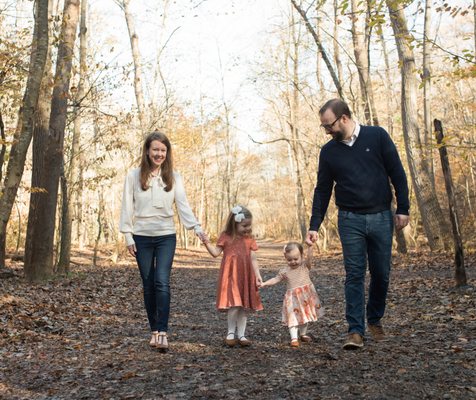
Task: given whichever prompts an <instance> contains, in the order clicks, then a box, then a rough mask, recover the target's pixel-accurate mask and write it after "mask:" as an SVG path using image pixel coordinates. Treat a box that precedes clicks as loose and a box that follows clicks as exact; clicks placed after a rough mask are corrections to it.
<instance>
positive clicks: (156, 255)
mask: <svg viewBox="0 0 476 400" xmlns="http://www.w3.org/2000/svg"><path fill="white" fill-rule="evenodd" d="M134 242H135V244H136V249H137V253H136V260H137V265H138V266H139V271H140V276H141V278H142V285H143V287H144V303H145V309H146V311H147V318H148V320H149V325H150V329H151V331H159V332H167V329H168V322H169V313H170V271H171V269H172V263H173V260H174V255H175V246H176V243H177V237H176V235H175V234H172V235H164V236H140V235H134Z"/></svg>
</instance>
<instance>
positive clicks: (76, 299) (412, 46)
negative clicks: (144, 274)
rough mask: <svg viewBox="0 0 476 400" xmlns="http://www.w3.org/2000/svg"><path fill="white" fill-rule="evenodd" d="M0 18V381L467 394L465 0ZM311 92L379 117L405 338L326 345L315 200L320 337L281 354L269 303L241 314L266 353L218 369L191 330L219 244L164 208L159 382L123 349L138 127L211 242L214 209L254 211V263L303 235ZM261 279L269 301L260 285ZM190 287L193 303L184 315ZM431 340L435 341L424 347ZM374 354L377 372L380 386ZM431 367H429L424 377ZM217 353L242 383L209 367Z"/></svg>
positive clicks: (270, 394)
mask: <svg viewBox="0 0 476 400" xmlns="http://www.w3.org/2000/svg"><path fill="white" fill-rule="evenodd" d="M0 28H1V29H0V134H1V138H0V144H1V148H0V183H1V184H0V311H1V315H0V318H1V320H2V325H3V326H2V327H0V343H2V350H0V356H1V358H2V362H1V363H0V378H1V380H0V397H2V396H3V397H2V398H12V399H13V398H38V399H57V398H111V399H112V398H170V399H172V398H245V397H246V398H254V397H260V398H264V399H266V398H326V399H327V398H336V399H340V398H365V399H377V398H379V399H396V398H405V399H412V398H415V399H417V398H418V399H421V398H428V399H432V398H449V399H461V398H471V397H472V396H474V395H475V393H476V385H475V384H474V379H476V376H475V373H474V365H475V364H474V362H475V355H474V354H475V353H476V352H474V350H475V343H474V337H475V336H476V335H475V334H476V314H475V311H474V310H475V292H474V265H475V248H476V239H475V237H474V236H473V235H472V234H473V233H474V232H475V230H476V1H475V0H455V1H451V2H450V1H444V0H366V1H359V0H259V1H258V0H256V1H254V0H226V1H224V0H221V1H220V0H180V1H171V0H34V1H31V0H0ZM332 98H341V99H343V100H345V101H346V102H347V103H348V104H349V106H350V108H351V110H352V112H353V116H354V118H355V119H356V120H357V121H358V122H359V123H360V124H362V125H379V126H381V127H383V128H384V129H385V130H386V131H387V132H388V133H389V135H390V137H391V138H392V140H393V141H394V143H395V144H396V146H397V149H398V152H399V154H400V158H401V160H402V163H403V165H404V169H405V171H406V174H407V178H408V184H409V189H410V223H409V225H408V226H407V227H406V228H405V229H404V230H402V231H399V232H395V235H394V244H393V251H394V260H395V261H394V270H395V271H394V272H395V276H396V282H395V287H394V288H393V289H392V290H393V298H392V303H393V304H394V305H393V306H392V307H395V309H394V311H393V312H394V315H393V317H390V318H393V319H391V324H393V326H394V327H395V328H400V329H404V330H405V331H406V334H405V340H401V341H400V342H398V348H399V349H401V350H402V351H403V353H400V356H394V359H392V357H393V356H392V354H393V351H394V348H392V347H391V345H387V347H383V348H376V347H373V348H371V351H370V352H369V353H368V354H366V355H365V358H363V359H361V360H360V361H359V362H358V365H360V367H361V368H360V369H359V368H357V369H358V371H352V372H351V373H349V374H348V375H346V371H345V367H344V366H345V365H346V364H348V363H351V362H354V361H355V359H354V357H355V356H354V355H348V354H342V353H341V352H340V350H336V349H335V348H334V347H332V345H330V344H329V343H330V342H331V341H334V340H335V339H336V338H337V337H338V335H339V334H340V333H342V332H343V329H344V325H343V321H342V318H343V313H342V310H341V308H342V302H343V298H342V296H341V295H339V294H338V293H340V292H339V291H340V290H341V287H342V279H343V271H342V269H343V268H342V254H341V245H340V240H339V234H338V228H337V212H338V209H337V207H336V206H335V204H334V201H333V199H331V202H330V206H329V209H328V211H327V215H326V218H325V220H324V222H323V224H322V225H321V227H320V230H319V238H318V241H317V245H316V248H315V251H314V255H315V261H316V265H317V268H316V269H315V270H313V274H314V275H313V277H315V279H316V282H322V284H321V285H322V286H321V290H322V291H323V295H322V297H323V299H324V300H323V301H324V304H326V298H327V304H328V305H329V307H331V310H330V311H329V312H328V315H330V316H329V319H328V320H326V321H325V323H324V324H325V325H324V326H325V327H324V328H323V330H324V331H326V332H327V333H326V334H325V335H324V336H319V337H320V338H321V340H323V341H324V343H325V344H324V345H323V346H322V347H316V348H315V350H314V351H313V352H309V351H308V352H306V351H305V349H300V350H299V352H301V353H299V354H300V356H302V358H300V359H296V358H295V357H296V354H297V353H296V352H294V353H293V352H292V351H290V350H289V349H285V350H284V349H283V346H284V345H283V344H282V343H281V344H279V343H278V344H276V343H273V342H272V340H271V339H270V337H269V336H270V335H274V334H275V333H272V334H271V333H270V332H271V328H266V329H268V330H269V331H267V330H266V329H264V331H262V330H261V329H260V328H259V327H258V325H259V324H261V323H263V324H264V323H267V324H269V325H271V324H275V323H276V322H275V319H276V318H275V317H276V316H273V315H268V314H266V316H265V317H264V319H260V318H257V320H259V321H260V322H256V327H255V328H254V329H255V333H256V336H257V337H259V338H260V339H261V340H262V342H263V343H264V344H263V348H264V349H263V350H259V351H258V352H256V353H254V355H253V356H250V355H246V352H243V351H242V353H240V354H241V355H242V357H245V358H246V357H249V359H247V362H248V363H249V364H247V366H246V367H245V368H243V369H242V370H241V372H238V373H237V372H236V369H238V370H239V369H240V365H239V362H238V360H237V359H235V358H234V357H232V356H230V352H229V350H224V349H223V348H221V347H220V346H214V347H213V346H209V344H210V343H208V342H207V340H209V339H210V337H212V338H215V336H217V335H218V336H219V335H220V333H218V331H217V330H215V327H214V328H213V329H210V332H208V333H207V332H206V331H203V330H202V328H203V329H206V326H207V325H212V326H214V324H215V322H217V320H218V319H219V318H218V317H216V318H215V316H214V315H215V314H213V313H214V311H213V310H211V306H209V303H210V302H213V295H214V292H213V290H212V289H210V293H202V292H201V291H200V290H199V289H200V288H202V289H203V290H204V291H205V288H206V287H213V285H214V279H215V277H216V275H217V269H218V267H219V263H218V264H217V263H215V262H214V261H213V260H211V259H207V257H206V255H205V251H204V249H203V246H201V243H200V241H199V239H198V238H197V237H196V236H195V235H194V234H193V231H187V230H186V229H185V227H183V226H182V225H181V224H180V221H179V219H178V218H176V226H177V227H178V232H177V234H178V235H177V237H178V243H177V247H178V253H177V257H176V264H175V265H176V266H177V268H176V269H175V270H174V273H173V274H174V275H173V277H172V279H173V285H174V288H175V289H174V290H176V291H177V292H178V293H180V294H178V295H177V297H178V299H177V304H176V308H175V309H174V311H173V314H174V315H175V316H176V319H177V323H176V325H177V327H176V329H177V333H176V335H178V336H177V341H178V342H179V344H178V345H177V346H178V347H177V352H178V353H177V354H179V355H177V356H176V357H174V356H173V355H171V354H168V355H167V356H166V357H165V356H164V357H163V360H162V362H163V363H164V365H165V366H166V367H167V373H166V374H165V375H164V377H165V378H164V379H167V382H168V383H169V386H168V388H167V389H160V390H159V389H156V388H155V387H153V383H154V382H155V383H157V382H160V379H159V378H160V377H157V376H155V375H154V376H150V371H155V370H157V369H159V370H160V368H159V367H158V366H157V365H155V364H154V363H155V361H154V358H155V357H156V354H150V352H147V351H146V350H144V349H143V348H140V347H137V346H136V347H134V343H135V341H136V340H137V337H138V336H140V335H141V330H142V329H143V319H144V315H142V314H141V313H143V310H142V309H141V299H140V293H138V292H140V284H139V280H138V279H139V277H138V273H137V271H136V269H137V267H136V265H135V262H134V260H133V259H132V258H131V257H130V256H129V255H128V253H127V250H126V246H125V242H124V237H123V235H122V234H121V233H120V232H119V215H120V209H121V201H122V193H123V185H124V179H125V177H126V174H127V172H128V171H129V170H130V169H132V168H134V167H137V166H138V165H139V162H140V155H141V146H142V143H143V140H144V137H145V136H146V135H147V134H148V133H150V132H152V131H155V130H158V131H161V132H163V133H165V134H166V135H167V136H168V137H169V138H170V140H171V142H172V146H173V155H174V163H175V169H176V170H177V171H179V172H180V173H181V175H182V176H183V179H184V184H185V189H186V193H187V198H188V201H189V203H190V206H191V208H192V210H193V211H194V213H195V215H196V216H197V218H198V220H199V221H200V222H201V224H202V227H203V229H204V230H205V231H206V232H207V234H208V235H209V236H210V238H211V240H212V241H214V240H216V238H217V237H218V236H219V234H220V232H221V231H222V229H223V224H224V221H225V219H226V217H227V215H228V213H229V211H230V209H231V208H232V207H233V206H235V205H237V204H241V205H245V206H246V207H248V208H249V209H250V210H252V212H253V234H254V236H255V237H256V239H257V240H258V243H259V244H260V246H262V248H263V250H264V251H263V253H262V254H261V255H260V256H259V262H260V266H261V267H262V268H263V271H264V274H265V275H268V276H269V277H271V274H272V273H274V272H275V271H276V269H277V268H278V265H279V263H280V259H279V255H280V250H279V247H280V246H281V247H282V244H283V243H285V242H287V241H289V240H296V241H300V242H302V241H304V238H305V236H306V233H307V231H308V229H309V219H310V215H311V208H312V199H313V193H314V188H315V185H316V179H317V168H318V162H319V153H320V149H321V148H322V146H323V145H324V144H325V143H326V142H328V141H329V135H326V133H325V131H324V130H322V129H321V128H320V119H319V109H320V107H321V106H322V104H324V103H325V102H326V101H327V100H329V99H332ZM277 256H278V257H277ZM321 261H322V262H321ZM194 268H195V269H194ZM194 273H196V274H195V275H194ZM116 285H117V286H118V287H119V291H118V292H115V293H113V294H111V292H112V291H113V289H112V288H114V287H115V286H116ZM318 285H319V283H318V284H317V285H316V286H318ZM109 289H110V290H109ZM433 291H434V293H433ZM128 293H133V295H131V296H129V295H128ZM269 293H270V294H269V295H267V296H268V297H264V298H265V299H267V300H268V301H269V303H270V304H273V305H274V306H276V304H278V303H279V293H278V291H277V290H274V289H273V290H271V291H270V292H269ZM192 295H193V296H194V298H196V299H198V300H201V301H203V303H204V304H207V306H206V307H205V308H206V310H201V312H200V313H193V312H192V311H193V310H191V309H190V308H189V306H188V305H187V303H186V301H185V298H186V297H188V296H192ZM210 296H211V300H210ZM433 296H434V298H433V299H432V297H433ZM128 300H130V302H131V303H128ZM173 301H175V300H173ZM125 303H127V304H125ZM132 303H134V304H132ZM275 303H276V304H275ZM403 303H405V306H403ZM67 304H75V307H74V310H73V309H71V308H69V307H68V306H67ZM121 304H122V308H121ZM276 307H279V305H278V306H276ZM332 307H333V308H332ZM270 308H271V306H270ZM207 310H208V312H205V311H207ZM100 315H102V318H103V319H104V320H102V319H101V318H100ZM128 318H130V322H129V321H128ZM220 318H221V317H220ZM178 320H180V323H181V324H182V325H180V324H179V323H178ZM262 320H264V321H265V322H261V321H262ZM73 321H76V322H75V324H79V327H77V328H78V330H76V331H75V330H74V329H73V327H72V326H71V323H72V322H73ZM92 321H96V324H93V322H92ZM187 321H188V324H187V323H186V322H187ZM411 321H413V322H411ZM111 324H112V325H113V326H114V327H113V328H110V326H111ZM117 324H121V325H124V326H125V328H124V330H123V331H121V330H120V329H119V328H118V325H117ZM108 329H112V331H113V334H114V337H112V338H111V337H107V330H108ZM276 329H278V328H276ZM319 329H320V328H319ZM180 330H181V331H180ZM184 332H185V333H184ZM187 334H190V335H191V336H194V335H195V334H196V336H194V338H196V340H195V341H193V340H192V341H190V339H189V338H188V339H184V335H185V336H186V335H187ZM281 334H282V333H279V334H278V333H276V335H277V338H278V339H277V340H278V342H279V341H280V340H281V336H280V335H281ZM428 334H430V335H434V336H435V337H429V336H426V335H428ZM121 335H124V337H125V339H124V340H123V341H121V340H120V339H119V338H120V336H121ZM181 335H182V336H181ZM81 336H84V337H81ZM283 337H284V336H283ZM59 338H61V339H59ZM410 338H414V339H415V340H414V342H412V343H409V341H411V339H410ZM187 340H188V341H187ZM214 340H215V339H214ZM282 340H284V339H282ZM336 340H337V339H336ZM432 343H434V345H435V349H433V350H434V351H433V352H432V351H430V350H429V349H428V351H427V352H426V350H423V348H424V349H427V347H431V346H432ZM326 346H327V347H326ZM405 347H406V348H407V350H406V351H405V350H403V349H404V348H405ZM131 348H133V350H131ZM38 349H39V350H38ZM37 350H38V351H37ZM412 351H415V352H418V351H419V352H420V353H418V354H419V355H420V358H418V359H417V361H415V360H414V359H412V357H411V353H412ZM260 352H262V355H263V357H270V358H269V360H270V361H269V362H268V364H267V365H266V367H265V366H264V364H263V365H260V363H259V360H260V356H259V354H260ZM281 353H282V354H283V364H282V365H280V364H279V361H278V360H279V358H280V357H281V356H280V354H281ZM250 354H251V353H250ZM101 357H103V358H101ZM238 358H239V357H238ZM54 360H56V361H54ZM67 360H70V362H69V363H68V361H67ZM71 360H73V361H71ZM141 360H142V361H141ZM204 360H205V363H204ZM379 360H380V361H379ZM45 362H46V364H47V365H48V366H47V367H45V368H46V369H45V370H44V371H43V370H42V367H41V364H42V363H45ZM128 362H130V364H128ZM296 362H298V363H299V365H297V364H296ZM379 362H380V363H381V364H378V363H379ZM142 363H145V365H146V368H148V371H149V372H147V373H146V372H144V371H141V366H142ZM207 363H209V364H210V365H209V366H208V367H207ZM68 365H69V366H68ZM154 365H155V366H154ZM222 365H223V367H224V371H221V372H220V371H217V370H215V372H214V373H213V372H212V371H213V370H214V369H215V368H220V366H222ZM296 365H297V366H296ZM306 365H308V366H309V365H310V366H312V368H322V370H323V371H324V375H323V376H324V378H322V379H320V378H316V377H315V376H313V375H312V374H311V373H310V372H309V371H308V370H307V367H306ZM382 365H383V366H384V367H385V366H387V367H388V368H387V370H386V371H381V373H382V376H383V377H385V378H388V379H389V382H390V381H391V383H388V384H387V385H382V386H379V385H378V378H377V376H378V374H379V369H383V370H385V368H382ZM445 365H446V367H445ZM285 366H288V367H289V369H286V367H285ZM471 366H472V367H471ZM429 367H435V370H434V371H435V372H434V374H433V375H431V374H430V375H424V374H423V373H422V371H423V370H425V369H427V368H429ZM297 368H299V369H300V370H301V369H304V370H305V371H306V372H305V373H302V376H301V378H302V380H303V381H302V382H303V383H302V384H303V386H302V387H301V389H296V388H297V386H296V387H295V386H294V385H295V377H293V376H292V375H293V373H290V372H293V369H297ZM227 370H229V371H233V373H236V374H237V375H236V376H235V377H238V378H240V379H243V380H245V381H246V385H244V386H243V387H241V386H240V385H239V384H238V383H237V381H235V380H233V383H230V382H228V384H227V373H226V371H227ZM15 371H16V372H15ZM187 371H188V372H189V373H190V374H191V375H193V379H192V378H190V376H189V378H190V379H192V380H191V383H190V382H189V383H187V379H188V378H187V377H186V375H187V374H186V373H185V372H187ZM277 371H278V372H277ZM182 372H183V373H182ZM174 373H175V374H174ZM230 373H231V372H230ZM273 373H278V375H277V376H275V377H274V378H275V380H274V381H273V380H270V376H272V375H273ZM299 373H301V372H299ZM76 374H77V375H76ZM326 374H327V375H326ZM448 376H454V378H449V377H448ZM457 377H458V378H457ZM438 379H440V383H438V385H433V384H432V382H434V381H436V380H438ZM156 380H157V381H156ZM75 382H76V383H75ZM217 382H218V383H217ZM356 382H360V383H356ZM362 382H364V383H362ZM418 382H420V383H421V384H420V385H419V384H418ZM471 382H472V383H471ZM129 383H130V384H131V385H130V386H128V384H129ZM66 385H72V386H71V387H74V388H75V389H74V390H73V391H72V392H70V393H68V391H66V390H65V386H66ZM114 386H116V387H114ZM113 387H114V388H113ZM293 388H294V389H293Z"/></svg>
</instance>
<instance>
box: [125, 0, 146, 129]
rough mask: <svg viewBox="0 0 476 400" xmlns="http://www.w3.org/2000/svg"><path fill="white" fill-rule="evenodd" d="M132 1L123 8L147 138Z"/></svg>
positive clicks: (140, 63) (139, 109) (126, 1)
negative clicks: (131, 7)
mask: <svg viewBox="0 0 476 400" xmlns="http://www.w3.org/2000/svg"><path fill="white" fill-rule="evenodd" d="M129 3H130V0H123V1H122V8H123V10H124V16H125V18H126V23H127V29H128V31H129V39H130V42H131V51H132V61H133V63H134V91H135V95H136V102H137V109H138V111H139V121H140V125H141V126H140V128H141V131H142V134H143V135H144V136H145V135H146V134H147V131H148V129H149V124H148V121H147V115H146V106H145V100H144V90H143V87H142V76H143V74H142V60H141V55H140V51H139V35H137V32H136V28H135V23H134V17H133V16H132V14H131V12H130V9H129Z"/></svg>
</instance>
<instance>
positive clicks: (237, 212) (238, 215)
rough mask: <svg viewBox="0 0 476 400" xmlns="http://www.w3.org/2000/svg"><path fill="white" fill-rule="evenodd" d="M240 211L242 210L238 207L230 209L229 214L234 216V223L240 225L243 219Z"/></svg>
mask: <svg viewBox="0 0 476 400" xmlns="http://www.w3.org/2000/svg"><path fill="white" fill-rule="evenodd" d="M242 210H243V208H241V207H240V206H235V207H233V208H232V209H231V212H232V213H233V214H235V222H238V223H240V222H241V221H243V220H244V219H245V214H243V213H242V212H241V211H242Z"/></svg>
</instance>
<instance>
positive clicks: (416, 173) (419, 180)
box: [386, 0, 448, 250]
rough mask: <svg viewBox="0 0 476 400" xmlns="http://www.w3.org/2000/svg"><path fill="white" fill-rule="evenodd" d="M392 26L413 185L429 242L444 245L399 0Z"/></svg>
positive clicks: (393, 4) (393, 5)
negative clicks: (422, 138)
mask: <svg viewBox="0 0 476 400" xmlns="http://www.w3.org/2000/svg"><path fill="white" fill-rule="evenodd" d="M386 3H387V6H388V9H389V12H390V19H391V22H392V28H393V32H394V36H395V42H396V45H397V50H398V56H399V60H400V65H401V74H402V124H403V135H404V139H405V148H406V153H407V160H408V166H409V168H410V173H411V177H412V182H413V187H414V188H415V195H416V199H417V203H418V208H419V210H420V214H421V217H422V222H423V227H424V229H425V233H426V237H427V239H428V244H429V246H430V248H431V249H432V250H436V249H441V248H444V247H445V246H446V245H447V244H446V243H445V242H446V241H445V239H446V238H447V237H448V235H446V234H445V233H446V232H447V230H446V229H445V219H444V217H443V213H442V211H441V208H440V205H439V203H438V199H437V197H436V193H435V192H434V191H432V184H431V177H430V174H429V171H428V168H427V163H426V162H425V161H424V157H422V155H421V148H422V145H421V144H422V143H421V138H420V129H419V127H418V114H417V112H418V106H417V88H418V82H417V79H416V75H415V71H416V65H415V57H414V55H413V50H412V47H411V44H412V41H411V35H410V33H409V31H408V28H407V22H406V18H405V14H404V10H403V8H402V7H401V6H400V3H399V2H398V1H395V0H386Z"/></svg>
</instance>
